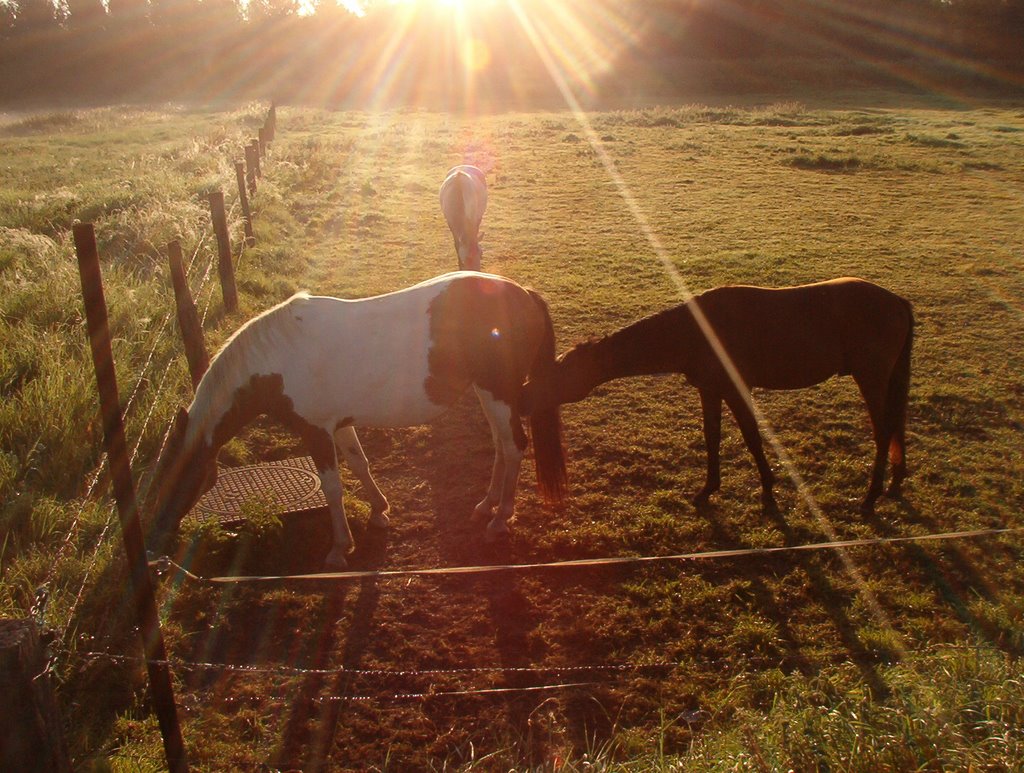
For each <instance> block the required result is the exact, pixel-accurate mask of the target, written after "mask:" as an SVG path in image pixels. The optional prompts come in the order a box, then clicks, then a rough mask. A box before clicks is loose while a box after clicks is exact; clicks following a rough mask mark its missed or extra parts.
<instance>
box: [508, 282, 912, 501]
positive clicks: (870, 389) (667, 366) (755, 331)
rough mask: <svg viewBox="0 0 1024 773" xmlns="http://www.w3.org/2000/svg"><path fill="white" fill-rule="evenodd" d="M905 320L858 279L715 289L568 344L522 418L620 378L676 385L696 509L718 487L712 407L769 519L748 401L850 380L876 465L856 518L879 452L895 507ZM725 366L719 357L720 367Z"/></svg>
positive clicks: (899, 303) (535, 386)
mask: <svg viewBox="0 0 1024 773" xmlns="http://www.w3.org/2000/svg"><path fill="white" fill-rule="evenodd" d="M913 336H914V316H913V312H912V310H911V307H910V303H909V302H908V301H906V300H905V299H903V298H901V297H900V296H898V295H895V294H894V293H891V292H889V291H888V290H885V289H883V288H881V287H879V286H878V285H875V284H872V283H871V282H866V281H864V280H863V279H853V278H842V279H833V280H831V281H828V282H819V283H817V284H810V285H802V286H800V287H786V288H780V289H769V288H763V287H749V286H734V287H719V288H717V289H714V290H708V291H707V292H705V293H703V294H701V295H698V296H696V297H694V298H693V299H692V300H690V301H688V302H686V303H683V304H680V305H679V306H676V307H674V308H671V309H668V310H666V311H663V312H661V313H659V314H655V315H653V316H650V317H647V318H645V319H642V320H640V321H639V322H635V323H633V324H632V325H628V326H627V327H624V328H622V329H621V330H619V331H618V332H615V333H612V334H611V335H609V336H606V337H605V338H602V339H600V340H597V341H590V342H587V343H582V344H578V345H577V346H575V347H573V348H572V349H570V350H569V351H567V352H566V353H565V354H563V355H562V356H561V357H559V358H558V361H557V363H556V365H555V367H554V371H553V373H551V374H550V375H549V374H544V377H543V378H542V379H539V380H536V381H535V382H531V383H529V384H527V388H526V391H525V393H524V398H523V399H524V404H523V411H524V412H528V411H530V410H541V409H544V408H549V407H550V406H552V405H556V404H560V403H568V402H575V401H577V400H582V399H583V398H584V397H586V396H587V395H588V394H590V392H591V390H593V389H594V387H596V386H598V385H599V384H603V383H604V382H606V381H610V380H612V379H616V378H622V377H624V376H639V375H647V374H655V373H682V374H683V376H685V377H686V380H687V381H688V382H689V383H691V384H692V385H693V386H695V387H696V388H697V389H698V390H699V391H700V400H701V406H702V408H703V412H704V440H705V442H706V443H707V462H708V465H707V482H706V483H705V484H704V488H702V489H701V490H700V491H699V492H698V493H697V495H696V497H695V499H694V502H695V503H696V504H697V505H702V504H705V503H706V502H707V500H708V497H709V496H710V495H711V494H713V493H714V492H715V491H717V490H718V488H719V486H720V482H721V481H720V472H719V446H720V443H721V422H722V402H723V401H724V402H725V404H726V405H728V406H729V409H730V410H731V411H732V413H733V416H735V417H736V422H737V424H739V427H740V431H741V432H742V433H743V439H744V441H745V442H746V444H747V448H748V449H750V453H751V454H752V455H753V457H754V461H755V462H756V463H757V469H758V472H759V474H760V476H761V488H762V501H763V502H764V504H765V506H766V507H771V508H774V507H775V499H774V496H773V494H772V485H773V484H774V483H775V476H774V475H773V474H772V470H771V467H769V465H768V460H767V459H766V458H765V455H764V450H763V448H762V445H761V436H760V433H759V432H758V427H757V420H756V418H755V415H754V412H753V410H752V403H751V402H750V390H751V389H752V388H754V387H760V388H762V389H800V388H803V387H809V386H813V385H814V384H819V383H821V382H822V381H825V380H826V379H828V378H830V377H832V376H835V375H839V376H853V379H854V381H856V382H857V386H858V387H860V391H861V394H862V395H863V397H864V402H865V403H867V407H868V413H869V414H870V415H871V421H872V424H873V426H874V437H875V449H876V450H875V462H874V468H873V471H872V474H871V484H870V486H869V487H868V492H867V496H866V497H865V498H864V501H863V504H862V506H861V509H862V510H863V511H864V512H866V513H870V512H872V511H873V509H874V505H875V500H876V499H878V497H879V496H881V494H882V486H883V481H884V478H885V466H886V452H887V451H888V454H889V457H890V459H891V460H892V482H891V483H890V485H889V489H888V491H887V492H886V493H887V494H888V495H889V496H892V497H898V496H899V493H900V484H901V483H902V482H903V479H904V478H905V477H906V474H907V461H906V455H905V449H904V444H905V426H906V417H907V395H908V390H909V387H910V350H911V346H912V343H913ZM723 355H727V357H724V356H723Z"/></svg>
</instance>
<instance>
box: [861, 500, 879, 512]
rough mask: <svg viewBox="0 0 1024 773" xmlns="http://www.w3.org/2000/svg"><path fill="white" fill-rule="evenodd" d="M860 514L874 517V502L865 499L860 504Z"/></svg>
mask: <svg viewBox="0 0 1024 773" xmlns="http://www.w3.org/2000/svg"><path fill="white" fill-rule="evenodd" d="M860 514H861V515H874V514H875V500H873V499H865V500H864V501H863V502H861V503H860Z"/></svg>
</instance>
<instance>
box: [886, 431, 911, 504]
mask: <svg viewBox="0 0 1024 773" xmlns="http://www.w3.org/2000/svg"><path fill="white" fill-rule="evenodd" d="M906 449H907V431H906V427H904V426H898V427H896V429H895V430H894V431H893V433H892V439H891V440H890V441H889V460H890V461H891V462H892V480H891V481H889V488H887V489H886V490H885V495H886V496H887V497H892V498H893V499H899V498H900V497H901V496H902V491H901V490H900V489H901V487H902V485H903V479H904V478H906V477H907V450H906Z"/></svg>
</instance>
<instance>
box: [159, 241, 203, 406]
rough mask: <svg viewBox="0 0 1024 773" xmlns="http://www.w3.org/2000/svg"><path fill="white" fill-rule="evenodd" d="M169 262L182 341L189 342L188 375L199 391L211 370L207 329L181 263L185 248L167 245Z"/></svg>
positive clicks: (187, 347) (171, 244) (172, 244)
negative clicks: (204, 335)
mask: <svg viewBox="0 0 1024 773" xmlns="http://www.w3.org/2000/svg"><path fill="white" fill-rule="evenodd" d="M167 258H168V261H169V263H170V266H171V283H172V284H173V285H174V300H175V305H176V306H177V310H178V327H179V328H181V337H182V340H183V341H184V342H185V358H186V359H187V360H188V371H189V373H190V374H192V388H193V389H195V388H196V386H198V385H199V380H200V379H201V378H202V377H203V374H204V373H206V369H207V368H208V367H209V366H210V356H209V355H208V354H207V353H206V345H205V344H204V343H203V326H202V323H200V321H199V314H198V313H197V312H196V304H195V301H193V300H192V291H191V290H190V289H189V287H188V279H187V278H186V277H185V266H184V264H183V263H182V260H181V244H180V243H179V242H178V241H177V240H175V241H173V242H170V243H169V244H168V245H167Z"/></svg>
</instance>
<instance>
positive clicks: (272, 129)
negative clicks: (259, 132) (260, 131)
mask: <svg viewBox="0 0 1024 773" xmlns="http://www.w3.org/2000/svg"><path fill="white" fill-rule="evenodd" d="M265 125H266V127H267V139H268V140H269V141H270V142H273V141H274V137H275V136H276V135H277V105H275V104H274V103H273V102H271V103H270V109H269V110H268V111H267V120H266V124H265Z"/></svg>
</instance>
